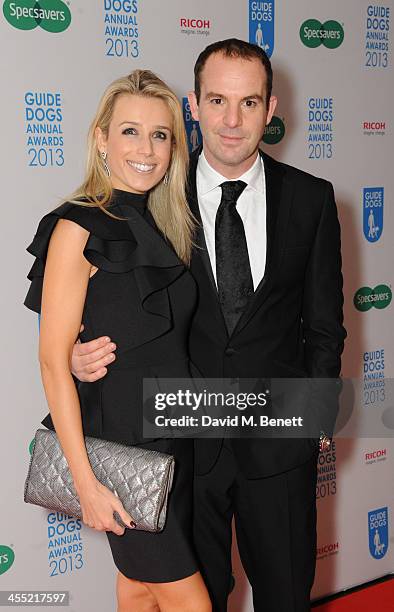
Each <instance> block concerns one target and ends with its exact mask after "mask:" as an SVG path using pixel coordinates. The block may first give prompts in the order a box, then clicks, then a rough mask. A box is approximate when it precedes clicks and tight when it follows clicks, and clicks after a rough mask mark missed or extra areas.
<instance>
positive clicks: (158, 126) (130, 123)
mask: <svg viewBox="0 0 394 612" xmlns="http://www.w3.org/2000/svg"><path fill="white" fill-rule="evenodd" d="M122 125H142V123H138V121H122V123H119V127H121V126H122ZM153 127H154V128H155V129H156V130H166V131H167V132H171V129H170V128H169V127H168V126H167V125H154V126H153Z"/></svg>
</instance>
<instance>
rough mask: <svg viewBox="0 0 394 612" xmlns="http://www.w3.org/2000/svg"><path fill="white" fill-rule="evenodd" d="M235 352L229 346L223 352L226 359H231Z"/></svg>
mask: <svg viewBox="0 0 394 612" xmlns="http://www.w3.org/2000/svg"><path fill="white" fill-rule="evenodd" d="M236 352H237V351H236V350H235V349H233V348H232V347H231V346H229V347H228V348H226V350H225V351H224V354H225V355H226V356H227V357H232V356H233V355H234V354H235V353H236Z"/></svg>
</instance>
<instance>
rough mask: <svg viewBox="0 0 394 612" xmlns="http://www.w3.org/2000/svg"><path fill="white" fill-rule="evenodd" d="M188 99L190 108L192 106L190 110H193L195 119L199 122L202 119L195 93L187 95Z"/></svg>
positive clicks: (190, 92) (191, 92)
mask: <svg viewBox="0 0 394 612" xmlns="http://www.w3.org/2000/svg"><path fill="white" fill-rule="evenodd" d="M187 99H188V100H189V106H190V110H191V113H192V117H193V119H194V120H195V121H199V120H200V119H199V116H198V102H197V98H196V94H195V92H194V91H189V93H188V94H187Z"/></svg>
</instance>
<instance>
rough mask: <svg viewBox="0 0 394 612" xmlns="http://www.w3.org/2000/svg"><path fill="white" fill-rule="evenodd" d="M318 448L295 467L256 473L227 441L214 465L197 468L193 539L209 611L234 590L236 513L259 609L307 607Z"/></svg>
mask: <svg viewBox="0 0 394 612" xmlns="http://www.w3.org/2000/svg"><path fill="white" fill-rule="evenodd" d="M316 462H317V454H316V455H315V456H314V457H313V458H312V460H310V461H308V462H307V463H305V464H304V465H301V466H299V467H297V468H295V469H293V470H290V471H288V472H285V473H283V474H278V475H275V476H270V477H268V478H259V479H255V480H248V479H246V478H245V477H244V476H243V475H242V473H241V472H240V470H239V469H238V467H237V464H236V460H235V458H234V454H233V452H232V449H231V440H229V441H226V442H225V443H224V444H223V446H222V450H221V452H220V455H219V458H218V460H217V462H216V464H215V465H214V467H213V468H212V470H211V471H210V472H209V473H208V474H205V475H202V476H199V475H196V476H195V491H194V494H195V500H194V511H195V517H194V542H195V546H196V549H197V554H198V557H199V561H200V564H201V569H202V574H203V576H204V579H205V583H206V585H207V587H208V589H209V592H210V595H211V599H212V603H213V610H214V612H225V611H226V609H227V598H228V595H229V592H230V590H231V585H232V575H231V539H232V531H231V522H232V518H233V516H234V519H235V529H236V534H237V543H238V549H239V553H240V557H241V560H242V564H243V567H244V569H245V572H246V574H247V577H248V579H249V582H250V584H251V586H252V589H253V603H254V610H255V611H256V612H308V611H309V610H310V590H311V588H312V585H313V580H314V575H315V559H316V474H317V469H316Z"/></svg>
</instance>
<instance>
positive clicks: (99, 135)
mask: <svg viewBox="0 0 394 612" xmlns="http://www.w3.org/2000/svg"><path fill="white" fill-rule="evenodd" d="M94 135H95V137H96V143H97V148H98V150H99V151H100V153H102V152H103V151H105V150H106V147H107V139H106V138H105V136H104V134H103V131H102V129H101V128H99V127H96V129H95V131H94Z"/></svg>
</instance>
